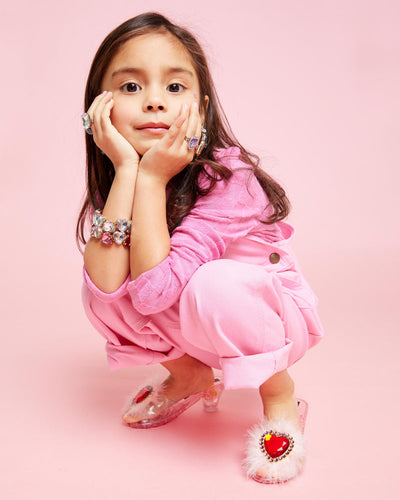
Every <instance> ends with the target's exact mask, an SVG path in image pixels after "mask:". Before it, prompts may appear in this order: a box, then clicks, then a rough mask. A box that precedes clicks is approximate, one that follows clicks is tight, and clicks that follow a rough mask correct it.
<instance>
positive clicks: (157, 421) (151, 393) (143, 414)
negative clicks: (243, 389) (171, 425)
mask: <svg viewBox="0 0 400 500" xmlns="http://www.w3.org/2000/svg"><path fill="white" fill-rule="evenodd" d="M223 389H224V386H223V383H222V382H221V380H219V379H215V380H214V385H213V386H212V387H210V388H209V389H207V390H205V391H201V392H198V393H196V394H192V395H190V396H187V397H186V398H184V399H181V400H180V401H173V400H172V399H168V398H167V397H165V396H164V395H163V392H164V385H163V384H162V383H161V384H158V385H156V384H152V383H150V384H148V385H146V386H144V387H143V388H142V389H140V391H139V392H138V393H137V394H136V395H135V396H134V397H130V398H129V400H128V402H127V404H126V406H125V408H124V410H123V415H122V419H123V421H124V422H125V423H126V424H127V425H129V427H133V428H135V429H150V428H152V427H159V426H160V425H165V424H168V422H171V420H174V419H175V418H176V417H178V416H179V415H180V414H181V413H183V412H184V411H185V410H187V409H189V408H190V407H191V406H193V405H194V404H196V403H197V402H198V401H200V399H203V408H204V411H206V412H215V411H217V409H218V403H219V400H220V398H221V394H222V391H223Z"/></svg>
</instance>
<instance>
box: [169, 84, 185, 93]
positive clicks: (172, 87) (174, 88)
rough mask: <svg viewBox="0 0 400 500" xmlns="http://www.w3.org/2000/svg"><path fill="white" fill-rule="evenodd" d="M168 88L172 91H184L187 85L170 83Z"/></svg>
mask: <svg viewBox="0 0 400 500" xmlns="http://www.w3.org/2000/svg"><path fill="white" fill-rule="evenodd" d="M167 89H168V90H169V91H170V92H174V93H177V92H182V91H183V90H184V89H185V87H184V86H183V85H181V84H180V83H171V85H168V87H167Z"/></svg>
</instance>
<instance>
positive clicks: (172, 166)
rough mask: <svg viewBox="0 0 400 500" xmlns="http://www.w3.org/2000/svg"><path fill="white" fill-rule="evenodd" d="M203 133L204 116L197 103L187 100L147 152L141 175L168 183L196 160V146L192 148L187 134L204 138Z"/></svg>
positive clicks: (140, 168)
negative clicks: (202, 120)
mask: <svg viewBox="0 0 400 500" xmlns="http://www.w3.org/2000/svg"><path fill="white" fill-rule="evenodd" d="M200 135H201V118H200V115H199V110H198V105H197V103H192V104H191V106H190V107H189V106H188V105H187V104H183V105H182V108H181V112H180V114H179V116H178V118H177V119H176V120H175V122H174V123H173V124H172V125H171V127H170V128H169V130H168V132H167V133H166V134H165V135H164V136H163V137H162V138H161V139H160V140H159V141H158V142H157V143H156V144H155V145H154V146H152V147H151V148H150V149H149V150H148V151H146V153H145V154H144V155H143V157H142V159H141V161H140V164H139V175H140V173H145V174H146V175H149V176H151V177H155V178H157V179H158V180H160V181H161V182H163V183H165V185H166V184H167V183H168V181H169V180H170V179H172V177H174V176H175V175H176V174H178V173H179V172H181V171H182V170H183V169H184V168H185V167H186V166H187V165H188V164H189V163H190V162H191V161H192V160H193V157H194V154H195V152H196V148H193V149H189V148H188V143H187V142H186V140H185V136H186V137H192V136H196V137H198V138H199V139H200Z"/></svg>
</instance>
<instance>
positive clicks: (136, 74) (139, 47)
mask: <svg viewBox="0 0 400 500" xmlns="http://www.w3.org/2000/svg"><path fill="white" fill-rule="evenodd" d="M101 87H102V89H101V90H102V91H103V90H108V91H111V92H112V93H113V99H114V106H113V108H112V110H111V122H112V124H113V125H114V127H115V128H116V129H117V130H118V131H119V133H120V134H122V135H123V136H124V137H125V139H126V140H127V141H128V142H129V143H130V144H131V145H132V146H133V147H134V148H135V150H136V151H137V153H138V154H139V155H141V156H142V155H143V154H144V153H145V152H146V151H147V150H148V149H150V148H151V147H152V146H153V145H154V144H155V143H156V141H158V140H159V139H160V138H161V137H163V136H164V135H165V134H166V132H167V130H168V128H169V127H170V126H171V125H172V123H173V122H174V121H175V120H176V118H177V117H178V116H179V114H180V112H181V109H182V104H184V103H187V104H188V105H190V104H191V103H193V102H194V101H196V102H197V103H198V104H199V107H200V103H199V95H200V88H199V82H198V79H197V75H196V71H195V69H194V66H193V64H192V61H191V58H190V55H189V53H188V52H187V50H186V48H185V47H184V46H183V45H182V44H181V42H180V41H179V40H178V39H176V38H175V37H174V36H173V35H171V34H169V33H166V34H164V33H149V34H146V35H140V36H138V37H135V38H132V39H131V40H128V41H127V42H125V43H124V44H123V45H122V47H121V48H120V50H119V51H118V52H117V54H116V56H115V57H114V59H113V60H112V61H111V63H110V65H109V67H108V68H107V71H106V73H105V75H104V78H103V81H102V85H101ZM207 100H208V98H207V97H206V103H205V104H207ZM201 119H202V121H203V120H204V116H201Z"/></svg>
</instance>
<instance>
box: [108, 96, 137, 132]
mask: <svg viewBox="0 0 400 500" xmlns="http://www.w3.org/2000/svg"><path fill="white" fill-rule="evenodd" d="M132 118H133V116H132V112H130V110H129V107H128V106H126V105H125V106H124V105H123V104H122V103H121V102H118V101H117V102H115V103H114V106H113V108H112V110H111V114H110V119H111V122H112V124H113V125H114V127H116V128H117V129H118V128H120V127H121V128H123V127H124V126H126V125H129V124H130V123H131V121H132Z"/></svg>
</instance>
